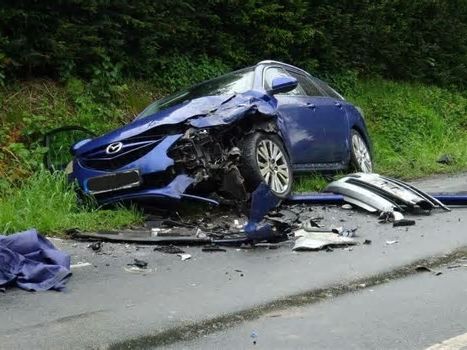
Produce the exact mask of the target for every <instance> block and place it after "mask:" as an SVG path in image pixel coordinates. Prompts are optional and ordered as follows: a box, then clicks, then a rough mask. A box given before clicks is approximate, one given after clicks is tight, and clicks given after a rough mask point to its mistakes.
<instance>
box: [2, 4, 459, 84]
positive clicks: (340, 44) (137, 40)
mask: <svg viewBox="0 0 467 350" xmlns="http://www.w3.org/2000/svg"><path fill="white" fill-rule="evenodd" d="M180 57H184V59H186V60H188V61H193V62H196V61H202V62H203V61H205V60H206V59H207V60H208V61H209V60H215V62H217V63H215V64H216V65H217V66H218V65H219V62H221V64H222V65H225V66H226V67H229V68H237V67H240V66H244V65H247V64H252V63H255V62H257V61H259V60H262V59H265V58H271V59H279V60H283V61H287V62H290V63H293V64H296V65H300V66H302V67H305V68H306V69H308V70H310V71H313V72H320V75H327V74H336V73H341V72H345V71H349V70H352V71H357V72H358V73H364V74H377V75H381V76H384V77H388V78H393V79H403V80H422V81H425V82H429V83H436V84H439V85H445V86H446V85H456V86H461V87H464V86H465V81H467V1H466V0H353V1H352V0H339V1H336V0H314V1H302V0H288V1H287V0H243V1H241V0H2V1H1V2H0V82H1V81H3V82H5V81H8V80H9V79H22V78H29V77H41V76H47V77H52V78H66V77H68V76H70V75H80V76H83V77H92V76H93V75H95V74H96V70H97V71H98V73H99V70H100V69H102V67H104V68H105V67H106V66H107V67H108V66H109V65H111V66H112V67H115V68H117V69H119V70H120V71H121V72H122V73H123V74H124V75H126V76H132V77H138V78H141V77H142V78H145V79H153V78H157V77H158V76H160V75H161V72H163V71H164V70H166V69H169V67H170V66H171V64H172V62H173V60H174V58H177V59H178V58H180Z"/></svg>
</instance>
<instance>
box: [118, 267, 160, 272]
mask: <svg viewBox="0 0 467 350" xmlns="http://www.w3.org/2000/svg"><path fill="white" fill-rule="evenodd" d="M123 269H124V270H125V271H126V272H131V273H150V272H152V271H153V269H148V268H142V267H138V266H125V267H124V268H123Z"/></svg>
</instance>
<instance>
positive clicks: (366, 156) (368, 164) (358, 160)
mask: <svg viewBox="0 0 467 350" xmlns="http://www.w3.org/2000/svg"><path fill="white" fill-rule="evenodd" d="M350 137H351V138H350V140H351V144H350V165H351V168H352V169H353V170H355V171H357V172H362V173H371V172H372V171H373V160H372V159H371V153H370V149H369V147H368V144H367V143H366V141H365V139H364V138H363V137H362V135H361V134H360V133H359V132H358V131H357V130H355V129H352V130H351V133H350Z"/></svg>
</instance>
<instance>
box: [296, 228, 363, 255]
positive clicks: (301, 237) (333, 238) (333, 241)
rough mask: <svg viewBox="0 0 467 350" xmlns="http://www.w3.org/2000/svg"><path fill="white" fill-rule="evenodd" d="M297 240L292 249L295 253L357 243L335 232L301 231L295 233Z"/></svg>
mask: <svg viewBox="0 0 467 350" xmlns="http://www.w3.org/2000/svg"><path fill="white" fill-rule="evenodd" d="M294 235H295V237H297V240H296V241H295V245H294V247H293V248H292V250H294V251H301V250H320V249H323V248H325V247H327V246H333V247H335V246H347V245H354V244H357V242H356V241H355V240H354V239H353V238H351V237H342V236H339V235H336V234H335V233H333V232H308V231H306V230H303V229H300V230H298V231H295V233H294Z"/></svg>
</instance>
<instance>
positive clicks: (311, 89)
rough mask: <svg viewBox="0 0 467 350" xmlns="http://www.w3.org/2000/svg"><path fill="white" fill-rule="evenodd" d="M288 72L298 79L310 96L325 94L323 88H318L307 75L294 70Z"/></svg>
mask: <svg viewBox="0 0 467 350" xmlns="http://www.w3.org/2000/svg"><path fill="white" fill-rule="evenodd" d="M287 72H289V74H290V75H291V76H293V77H294V78H295V79H297V80H298V83H299V84H300V85H301V86H302V88H303V89H304V90H305V93H306V94H307V95H308V96H324V95H323V93H322V92H321V90H320V89H318V88H317V87H316V85H315V84H313V82H312V81H311V80H310V78H308V77H307V76H305V75H303V74H300V73H297V72H294V71H287Z"/></svg>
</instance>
